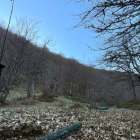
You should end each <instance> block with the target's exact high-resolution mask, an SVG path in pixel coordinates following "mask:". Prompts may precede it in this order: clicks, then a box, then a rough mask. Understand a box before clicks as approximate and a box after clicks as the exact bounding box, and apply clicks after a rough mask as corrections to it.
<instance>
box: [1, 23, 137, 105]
mask: <svg viewBox="0 0 140 140" xmlns="http://www.w3.org/2000/svg"><path fill="white" fill-rule="evenodd" d="M25 23H26V24H25ZM27 23H28V22H27V21H26V22H25V21H21V22H20V23H19V22H18V25H20V26H18V28H17V32H16V33H13V32H10V31H9V32H8V35H7V39H6V43H5V48H4V51H3V54H2V61H1V63H2V64H4V65H5V66H6V67H5V68H4V70H3V72H2V76H1V77H0V104H1V105H3V104H5V102H6V98H7V96H8V94H9V92H10V90H11V89H12V87H13V86H15V85H18V84H19V83H20V82H24V83H26V84H27V96H28V97H29V96H31V95H32V94H34V88H35V86H40V87H42V89H44V90H45V91H46V92H50V93H54V94H59V95H71V96H74V97H83V98H87V99H93V100H94V98H96V99H99V98H100V97H104V98H115V99H124V98H129V97H130V98H131V97H133V94H132V90H130V88H126V87H128V84H127V82H126V80H124V79H123V80H122V81H121V82H120V80H119V78H118V76H117V75H119V77H120V75H121V77H124V74H122V73H120V72H113V71H112V72H110V71H105V70H98V69H95V68H93V67H91V66H85V65H83V64H80V63H79V62H77V61H76V60H75V59H67V58H64V57H62V56H61V55H59V54H55V53H52V52H50V51H49V49H48V47H47V46H48V45H49V43H50V40H47V41H46V42H45V43H44V46H43V47H39V46H37V45H35V44H33V43H32V40H33V39H34V38H35V34H36V30H35V26H34V24H35V23H33V21H30V22H29V24H27ZM28 25H31V26H30V28H29V26H28ZM16 27H17V26H16ZM5 32H6V30H5V29H3V28H2V27H0V52H2V46H3V43H4V37H5ZM137 92H139V90H138V89H137ZM125 95H127V96H125Z"/></svg>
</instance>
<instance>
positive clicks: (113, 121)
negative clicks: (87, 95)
mask: <svg viewBox="0 0 140 140" xmlns="http://www.w3.org/2000/svg"><path fill="white" fill-rule="evenodd" d="M78 121H81V122H82V128H81V129H80V130H79V131H78V132H75V133H73V134H71V135H70V136H68V137H67V139H65V140H139V139H140V111H133V110H127V113H126V114H122V112H121V110H120V109H115V108H114V109H113V108H110V109H108V110H106V111H99V110H95V109H91V110H89V109H88V108H86V107H82V106H81V105H75V106H73V107H72V106H65V107H60V106H58V105H52V106H48V105H41V106H36V107H35V106H34V107H29V108H25V107H20V108H1V110H0V140H34V139H36V138H39V137H41V136H44V135H46V134H49V133H51V132H54V131H56V130H58V129H61V128H64V127H66V126H68V125H71V124H74V123H75V122H78Z"/></svg>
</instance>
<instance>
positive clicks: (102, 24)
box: [75, 0, 140, 82]
mask: <svg viewBox="0 0 140 140" xmlns="http://www.w3.org/2000/svg"><path fill="white" fill-rule="evenodd" d="M76 2H83V0H78V1H77V0H76ZM84 2H86V5H88V4H89V5H88V6H87V7H88V8H89V9H86V10H85V12H83V13H81V14H79V16H80V22H79V23H78V24H77V25H76V26H75V27H79V26H84V27H85V28H86V29H89V30H91V31H93V32H95V33H97V34H98V35H99V36H105V37H106V40H105V42H104V46H101V47H99V50H102V51H103V50H104V51H105V55H104V56H103V59H102V62H104V63H105V64H106V66H108V67H110V68H112V69H116V70H119V71H124V72H126V73H129V74H130V73H131V74H133V76H134V75H135V77H139V75H140V69H139V67H140V39H139V36H140V18H139V15H140V0H98V1H92V0H88V1H84ZM92 49H94V48H92ZM132 79H134V78H132ZM137 80H139V78H137ZM139 82H140V81H139Z"/></svg>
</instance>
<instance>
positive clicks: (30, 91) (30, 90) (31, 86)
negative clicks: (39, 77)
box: [27, 78, 34, 97]
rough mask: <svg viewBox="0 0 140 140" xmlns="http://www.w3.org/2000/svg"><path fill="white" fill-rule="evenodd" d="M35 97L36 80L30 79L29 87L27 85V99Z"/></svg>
mask: <svg viewBox="0 0 140 140" xmlns="http://www.w3.org/2000/svg"><path fill="white" fill-rule="evenodd" d="M32 95H34V79H33V78H32V79H29V80H28V85H27V97H31V96H32Z"/></svg>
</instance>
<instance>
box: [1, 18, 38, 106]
mask: <svg viewBox="0 0 140 140" xmlns="http://www.w3.org/2000/svg"><path fill="white" fill-rule="evenodd" d="M25 23H26V24H25ZM37 23H38V22H37V21H32V20H31V21H29V22H28V20H27V19H19V20H17V22H16V25H15V27H17V28H15V29H16V30H14V33H16V34H14V33H12V32H9V34H8V36H7V40H6V42H5V49H4V52H3V59H2V63H3V64H4V65H5V66H6V68H5V70H4V74H3V75H2V77H1V79H0V80H1V83H2V88H1V92H0V104H5V102H6V98H7V96H8V94H9V91H10V89H11V85H12V83H13V81H14V79H15V77H16V76H18V75H19V73H20V70H21V67H22V66H23V65H24V63H25V62H26V61H28V60H27V59H26V56H27V55H29V53H30V52H28V47H29V45H30V43H29V42H30V41H33V39H34V38H35V37H36V35H37V34H36V33H37V30H36V26H37ZM18 27H19V28H18ZM3 40H4V39H3V38H1V41H3ZM0 48H2V46H1V47H0Z"/></svg>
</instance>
